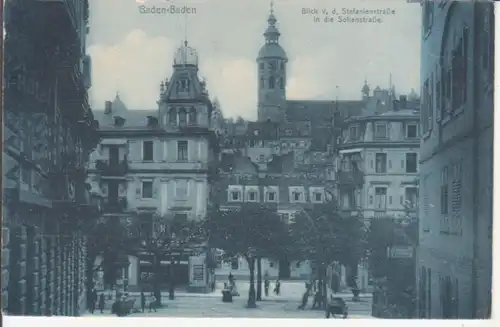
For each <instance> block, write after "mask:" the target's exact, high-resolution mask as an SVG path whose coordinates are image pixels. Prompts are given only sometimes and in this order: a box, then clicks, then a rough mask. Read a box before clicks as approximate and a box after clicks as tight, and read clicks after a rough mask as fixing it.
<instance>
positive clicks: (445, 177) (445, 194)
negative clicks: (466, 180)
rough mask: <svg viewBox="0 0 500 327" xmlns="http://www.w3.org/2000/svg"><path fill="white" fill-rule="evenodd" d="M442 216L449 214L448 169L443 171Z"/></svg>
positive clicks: (445, 168)
mask: <svg viewBox="0 0 500 327" xmlns="http://www.w3.org/2000/svg"><path fill="white" fill-rule="evenodd" d="M441 214H443V215H447V214H448V167H444V168H443V170H442V171H441Z"/></svg>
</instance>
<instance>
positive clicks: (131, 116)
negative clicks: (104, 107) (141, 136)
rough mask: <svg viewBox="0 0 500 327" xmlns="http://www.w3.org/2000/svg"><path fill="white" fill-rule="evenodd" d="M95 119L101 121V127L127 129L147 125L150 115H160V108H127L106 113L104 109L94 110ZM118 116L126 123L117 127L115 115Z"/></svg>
mask: <svg viewBox="0 0 500 327" xmlns="http://www.w3.org/2000/svg"><path fill="white" fill-rule="evenodd" d="M94 116H95V119H97V120H98V121H99V129H126V128H145V127H147V118H148V116H153V117H158V110H130V109H128V110H125V111H119V112H116V113H115V112H111V113H105V112H104V111H97V110H95V111H94ZM115 116H118V117H121V118H123V119H124V120H125V122H124V125H123V126H121V127H117V126H115V125H114V117H115Z"/></svg>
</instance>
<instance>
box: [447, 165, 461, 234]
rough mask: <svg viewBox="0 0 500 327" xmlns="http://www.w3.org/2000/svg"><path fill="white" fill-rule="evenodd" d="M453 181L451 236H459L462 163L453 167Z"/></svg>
mask: <svg viewBox="0 0 500 327" xmlns="http://www.w3.org/2000/svg"><path fill="white" fill-rule="evenodd" d="M452 173H453V180H452V182H451V199H450V200H451V215H452V219H453V221H452V223H453V224H452V226H450V227H451V228H452V230H450V232H451V233H453V234H459V233H460V232H461V226H462V216H461V215H462V163H461V162H459V163H457V164H455V165H453V172H452Z"/></svg>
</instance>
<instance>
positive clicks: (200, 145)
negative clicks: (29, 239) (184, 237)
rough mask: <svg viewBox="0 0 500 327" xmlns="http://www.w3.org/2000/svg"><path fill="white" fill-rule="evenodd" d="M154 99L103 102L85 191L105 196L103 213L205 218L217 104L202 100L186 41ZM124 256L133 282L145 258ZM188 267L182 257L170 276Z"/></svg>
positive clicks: (183, 274)
mask: <svg viewBox="0 0 500 327" xmlns="http://www.w3.org/2000/svg"><path fill="white" fill-rule="evenodd" d="M158 104H159V107H158V109H155V110H130V109H127V107H126V106H125V104H124V103H123V102H122V100H121V99H120V97H119V95H117V96H116V98H115V99H114V101H113V102H111V101H108V102H106V104H105V110H104V112H103V113H102V115H101V116H100V117H99V120H100V129H99V133H100V136H101V143H100V145H99V147H98V149H97V151H95V153H93V156H92V159H93V160H92V164H91V171H92V175H91V176H90V183H91V185H92V191H93V192H95V193H96V194H100V195H102V196H103V197H104V199H105V201H104V204H105V205H104V207H103V208H104V213H103V219H105V218H106V217H116V216H118V217H119V218H120V220H121V221H122V223H127V221H128V222H130V221H132V220H133V219H134V217H146V216H149V217H152V216H158V217H161V218H162V219H164V220H165V221H166V222H168V221H172V220H182V221H188V220H197V221H201V220H203V219H205V217H206V214H207V206H208V199H209V196H210V183H211V177H212V175H213V173H214V172H215V170H214V168H215V167H216V164H217V160H218V157H217V154H216V153H215V152H216V151H217V150H216V149H217V147H218V143H217V139H216V132H217V130H218V129H217V128H214V126H212V125H213V123H212V122H215V123H217V122H219V121H220V119H217V117H218V116H217V115H220V110H219V109H218V108H217V106H214V105H213V104H212V102H211V101H210V100H209V97H208V92H207V90H206V85H205V81H203V80H200V79H199V77H198V55H197V53H196V51H195V50H194V49H193V48H191V47H190V46H188V44H187V42H185V43H184V44H183V45H182V46H181V47H180V48H179V49H178V50H177V52H176V54H175V58H174V63H173V74H172V76H171V77H170V79H166V80H165V81H163V82H162V83H161V85H160V96H159V100H158ZM215 127H217V126H215ZM129 261H130V263H131V264H130V265H129V267H128V269H127V270H126V271H125V274H126V276H123V277H124V278H125V279H127V280H128V285H129V287H132V288H133V287H135V286H139V285H140V284H141V276H143V275H144V274H147V273H148V272H150V270H151V263H150V262H148V260H145V258H144V257H141V255H140V254H139V255H135V254H134V255H131V256H130V257H129ZM169 264H170V262H162V265H163V266H165V267H166V266H168V265H169ZM188 268H189V267H188V258H187V257H185V258H183V259H181V260H180V264H179V265H177V268H176V269H179V273H178V274H176V277H177V278H180V279H179V280H178V281H177V282H178V283H181V284H187V283H188Z"/></svg>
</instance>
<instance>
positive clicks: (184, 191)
mask: <svg viewBox="0 0 500 327" xmlns="http://www.w3.org/2000/svg"><path fill="white" fill-rule="evenodd" d="M175 196H177V197H179V198H185V197H187V196H188V180H187V179H178V180H176V181H175Z"/></svg>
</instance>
